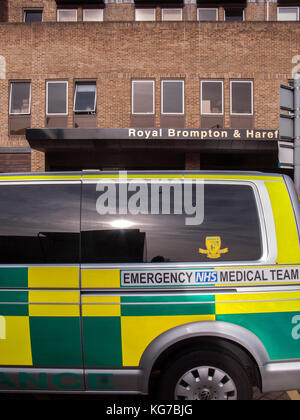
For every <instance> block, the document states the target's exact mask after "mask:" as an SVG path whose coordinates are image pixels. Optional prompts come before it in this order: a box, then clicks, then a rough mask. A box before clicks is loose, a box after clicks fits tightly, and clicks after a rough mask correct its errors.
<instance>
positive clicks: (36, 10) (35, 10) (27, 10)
mask: <svg viewBox="0 0 300 420" xmlns="http://www.w3.org/2000/svg"><path fill="white" fill-rule="evenodd" d="M27 12H41V13H42V20H41V21H39V22H44V10H43V9H42V8H37V9H35V8H26V9H23V22H24V23H31V22H26V20H25V19H26V13H27ZM36 23H38V22H36Z"/></svg>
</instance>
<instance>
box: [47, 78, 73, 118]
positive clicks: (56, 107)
mask: <svg viewBox="0 0 300 420" xmlns="http://www.w3.org/2000/svg"><path fill="white" fill-rule="evenodd" d="M67 113H68V82H47V114H48V115H49V114H64V115H65V114H67Z"/></svg>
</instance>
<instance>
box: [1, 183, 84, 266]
mask: <svg viewBox="0 0 300 420" xmlns="http://www.w3.org/2000/svg"><path fill="white" fill-rule="evenodd" d="M0 203H1V204H0V206H1V211H0V263H2V264H22V263H23V264H48V263H78V262H79V231H80V219H79V217H80V216H79V215H80V185H74V184H73V185H66V184H61V185H49V184H48V185H46V184H43V185H41V184H39V185H9V186H8V185H2V186H1V187H0Z"/></svg>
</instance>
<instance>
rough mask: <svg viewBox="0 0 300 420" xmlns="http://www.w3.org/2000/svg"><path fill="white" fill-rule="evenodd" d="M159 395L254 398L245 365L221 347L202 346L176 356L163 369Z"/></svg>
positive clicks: (168, 396)
mask: <svg viewBox="0 0 300 420" xmlns="http://www.w3.org/2000/svg"><path fill="white" fill-rule="evenodd" d="M158 397H159V398H161V399H167V400H251V399H252V386H251V382H250V379H249V376H248V374H247V372H246V370H245V368H244V367H243V366H242V365H241V364H240V363H239V362H238V361H237V360H235V359H234V358H233V357H232V356H230V355H228V354H224V353H221V351H215V350H213V351H209V350H205V351H204V350H202V351H201V350H199V351H193V352H190V353H187V354H185V355H183V356H181V357H179V358H178V359H175V360H174V361H173V363H171V364H170V365H169V366H168V367H167V368H166V370H165V371H164V372H162V378H161V381H160V387H159V395H158Z"/></svg>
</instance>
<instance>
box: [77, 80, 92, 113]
mask: <svg viewBox="0 0 300 420" xmlns="http://www.w3.org/2000/svg"><path fill="white" fill-rule="evenodd" d="M81 84H86V85H89V84H90V85H92V84H93V85H95V87H96V91H95V92H96V94H95V101H94V109H93V110H89V111H86V110H84V111H83V110H76V109H75V104H76V94H77V88H78V86H79V85H81ZM73 112H75V113H76V114H84V113H85V114H95V113H96V112H97V83H96V82H95V81H88V80H87V81H82V82H75V91H74V103H73Z"/></svg>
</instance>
